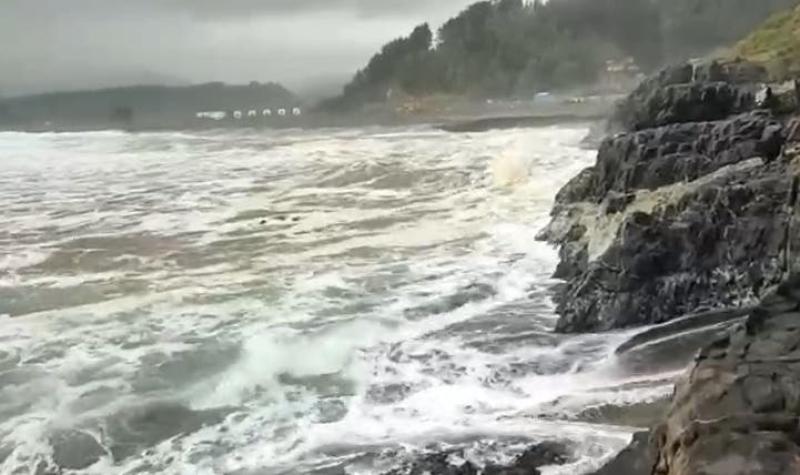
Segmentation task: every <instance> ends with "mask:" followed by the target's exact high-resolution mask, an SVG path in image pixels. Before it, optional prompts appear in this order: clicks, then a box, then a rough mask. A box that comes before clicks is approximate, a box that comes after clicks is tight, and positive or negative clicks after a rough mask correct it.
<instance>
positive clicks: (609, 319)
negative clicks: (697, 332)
mask: <svg viewBox="0 0 800 475" xmlns="http://www.w3.org/2000/svg"><path fill="white" fill-rule="evenodd" d="M743 67H744V66H743V65H740V66H739V67H732V66H730V65H728V66H727V67H723V66H719V65H717V66H711V67H706V68H697V67H695V66H691V65H686V66H680V67H677V68H669V69H667V70H665V71H663V72H662V73H661V74H659V75H658V76H656V77H655V78H653V79H651V80H648V81H646V82H645V83H644V84H643V85H642V86H641V87H640V88H639V89H637V91H635V92H634V93H633V94H632V95H631V96H630V97H629V98H628V99H627V100H626V101H624V102H623V103H622V104H621V105H620V107H619V109H618V111H617V114H616V116H615V119H614V123H615V124H617V125H618V126H620V127H622V128H623V129H624V132H622V133H619V134H616V135H613V136H610V137H609V138H607V139H606V140H604V141H603V143H602V144H601V146H600V149H599V152H598V157H597V163H596V164H595V166H593V167H591V168H588V169H586V170H584V171H583V172H582V173H580V174H579V175H578V176H576V177H575V178H574V179H573V180H572V181H571V182H570V183H568V184H567V185H566V186H565V187H564V189H563V190H561V192H560V193H559V194H558V196H557V198H556V206H555V209H554V211H553V220H552V223H551V224H550V225H549V226H548V227H547V228H546V229H545V230H544V231H543V232H542V233H541V235H540V236H539V238H540V239H543V240H546V241H549V242H551V243H553V244H556V245H557V246H559V248H560V255H561V265H560V266H559V268H558V271H557V274H556V276H557V277H559V278H562V279H565V280H566V285H565V286H563V288H562V289H561V290H560V291H559V293H558V295H557V296H556V302H557V304H558V311H559V314H560V316H561V318H560V320H559V323H558V330H559V331H562V332H585V331H602V330H609V329H613V328H623V327H630V326H636V325H644V324H654V323H662V322H665V321H668V320H671V319H673V318H676V317H679V316H683V315H686V314H690V313H696V312H701V311H705V310H711V309H715V308H727V307H731V306H741V305H746V304H752V303H754V302H757V301H758V299H759V298H760V297H761V296H762V295H763V294H764V292H765V291H766V290H768V289H770V288H771V287H773V286H775V285H777V284H778V283H780V282H781V280H782V279H783V278H784V276H785V275H786V272H787V270H788V268H789V264H790V261H791V260H792V250H793V249H795V248H796V247H797V245H798V244H800V243H798V242H796V241H797V236H796V233H792V226H793V222H794V221H793V216H794V209H795V204H796V200H797V186H798V178H797V171H798V170H799V169H798V168H797V166H798V164H797V163H796V162H795V154H794V153H793V151H792V150H793V149H792V145H791V143H790V142H789V141H788V139H789V136H790V135H791V134H792V132H791V130H793V127H796V125H794V122H793V121H792V120H790V119H787V118H785V117H778V116H776V115H775V114H773V112H772V111H770V110H769V109H761V108H759V105H758V104H757V101H756V100H755V97H754V94H753V91H754V86H753V85H752V84H750V83H744V84H743V83H740V82H739V81H738V79H736V78H739V77H740V76H741V75H742V73H741V70H742V69H743ZM748 68H749V69H752V67H748ZM698 70H699V71H700V72H699V73H698ZM709 71H711V72H709ZM698 74H702V75H703V77H710V78H711V79H713V81H705V80H700V81H698V80H697V77H698Z"/></svg>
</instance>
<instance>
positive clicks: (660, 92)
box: [609, 64, 755, 131]
mask: <svg viewBox="0 0 800 475" xmlns="http://www.w3.org/2000/svg"><path fill="white" fill-rule="evenodd" d="M694 76H695V67H694V66H693V65H691V64H683V65H679V66H671V67H668V68H666V69H664V70H662V71H661V72H660V73H659V74H657V75H655V76H653V77H651V78H649V79H647V80H645V81H643V82H642V84H640V85H639V87H638V88H636V90H634V91H633V92H632V93H631V94H630V96H628V97H627V98H626V99H625V100H623V101H622V102H620V103H619V104H618V106H617V108H616V110H615V112H614V115H613V117H612V119H611V121H610V123H609V128H610V130H612V131H613V130H623V131H637V130H643V129H647V128H652V127H659V126H663V125H668V124H675V123H681V122H702V121H715V120H720V119H724V118H726V117H729V116H731V115H734V114H738V113H741V112H746V111H748V110H750V109H752V108H753V105H754V101H755V96H754V94H753V93H752V92H751V91H750V90H748V88H743V87H739V86H738V85H736V84H733V83H731V82H725V81H726V79H727V78H726V77H725V74H724V72H720V73H718V74H712V77H714V78H719V79H717V80H715V81H713V82H711V81H706V82H693V80H694Z"/></svg>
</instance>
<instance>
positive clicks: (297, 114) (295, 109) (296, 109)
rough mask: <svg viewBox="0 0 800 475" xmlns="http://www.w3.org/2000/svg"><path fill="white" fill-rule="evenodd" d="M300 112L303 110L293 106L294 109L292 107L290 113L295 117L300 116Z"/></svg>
mask: <svg viewBox="0 0 800 475" xmlns="http://www.w3.org/2000/svg"><path fill="white" fill-rule="evenodd" d="M302 113H303V111H301V110H300V108H299V107H295V108H294V109H292V115H293V116H296V117H297V116H300V115H301V114H302Z"/></svg>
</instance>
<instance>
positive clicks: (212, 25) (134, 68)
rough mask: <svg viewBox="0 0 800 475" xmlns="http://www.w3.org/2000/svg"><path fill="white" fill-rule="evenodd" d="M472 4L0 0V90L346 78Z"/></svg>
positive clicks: (448, 0)
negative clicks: (419, 28) (389, 46)
mask: <svg viewBox="0 0 800 475" xmlns="http://www.w3.org/2000/svg"><path fill="white" fill-rule="evenodd" d="M473 1H474V0H0V45H2V46H1V47H0V93H2V94H6V95H11V94H20V93H30V92H41V91H48V90H54V89H75V88H84V87H86V88H92V87H100V86H114V85H123V84H130V83H137V82H148V83H154V82H168V83H184V82H195V83H196V82H206V81H227V82H249V81H251V80H257V81H270V80H274V81H279V82H282V83H284V85H286V86H287V87H289V88H291V89H295V90H299V91H301V92H302V91H309V90H312V89H318V88H319V86H321V85H323V84H326V83H330V82H332V81H343V80H344V79H346V78H347V77H349V75H350V74H351V73H352V72H354V71H355V69H357V68H358V67H360V66H362V65H363V64H364V63H365V62H366V60H367V59H369V57H370V56H371V55H372V54H373V53H374V52H375V51H376V50H377V49H378V47H380V45H381V44H383V43H385V42H386V41H388V40H390V39H392V38H395V37H397V36H400V35H405V34H408V33H410V31H411V29H412V28H413V26H415V25H417V24H419V23H422V22H424V21H428V22H430V23H431V24H432V27H434V28H437V27H438V25H439V24H440V23H441V22H443V21H444V20H446V19H447V18H449V17H450V16H452V15H454V14H455V13H457V12H458V11H460V10H461V9H462V8H464V7H465V6H466V5H468V4H470V3H472V2H473Z"/></svg>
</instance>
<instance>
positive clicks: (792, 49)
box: [733, 6, 800, 80]
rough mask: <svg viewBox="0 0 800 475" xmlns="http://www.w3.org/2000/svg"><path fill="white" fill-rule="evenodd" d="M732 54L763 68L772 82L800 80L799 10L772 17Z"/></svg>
mask: <svg viewBox="0 0 800 475" xmlns="http://www.w3.org/2000/svg"><path fill="white" fill-rule="evenodd" d="M733 54H734V55H735V56H737V57H740V58H743V59H747V60H749V61H752V62H755V63H761V64H763V65H764V66H766V67H767V69H768V70H769V71H770V74H771V75H772V76H773V77H774V78H775V79H778V80H782V79H788V78H791V77H795V78H796V77H800V6H798V7H796V8H794V9H793V10H787V11H785V12H781V13H777V14H775V15H774V16H772V17H771V18H770V19H769V20H767V22H766V23H764V24H763V25H762V26H760V27H759V28H758V29H756V30H755V31H754V32H753V33H751V34H750V35H749V36H747V37H746V38H745V39H744V40H742V41H741V42H739V44H737V45H736V47H735V48H734V51H733Z"/></svg>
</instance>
